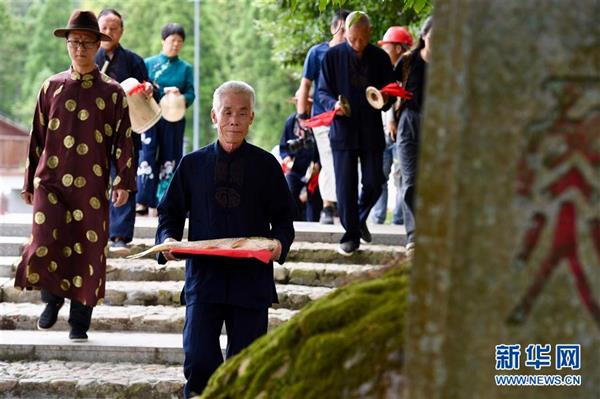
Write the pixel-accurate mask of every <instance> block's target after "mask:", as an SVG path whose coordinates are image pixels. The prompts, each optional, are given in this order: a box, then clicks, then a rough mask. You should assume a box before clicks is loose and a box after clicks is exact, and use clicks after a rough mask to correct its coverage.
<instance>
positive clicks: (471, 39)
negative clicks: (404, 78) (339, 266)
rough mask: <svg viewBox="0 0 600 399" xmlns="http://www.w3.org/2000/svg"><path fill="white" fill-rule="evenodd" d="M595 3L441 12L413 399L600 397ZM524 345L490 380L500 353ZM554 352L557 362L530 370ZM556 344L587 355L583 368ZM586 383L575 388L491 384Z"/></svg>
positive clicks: (421, 220)
mask: <svg viewBox="0 0 600 399" xmlns="http://www.w3.org/2000/svg"><path fill="white" fill-rule="evenodd" d="M599 17H600V1H597V0H583V1H578V2H576V3H573V2H570V1H558V0H556V1H544V0H535V1H534V0H530V1H518V0H508V1H493V2H483V1H465V0H462V1H460V0H449V1H445V2H439V3H436V10H435V16H434V18H435V19H434V28H433V44H434V45H433V49H432V50H433V54H432V63H431V68H430V70H429V76H428V88H427V102H426V109H425V118H424V125H423V134H422V136H421V143H422V146H421V148H422V152H421V158H420V164H419V182H418V195H419V203H418V209H417V220H418V231H417V233H418V235H417V248H416V252H415V264H414V269H413V274H412V281H411V294H410V297H409V319H408V329H409V330H408V341H407V347H406V348H407V353H406V359H407V363H406V367H405V371H406V375H407V381H408V383H407V386H408V391H407V394H408V395H407V397H410V398H411V399H419V398H427V399H437V398H485V399H494V398H514V397H519V398H540V397H543V398H567V397H568V398H598V397H600V307H599V304H600V24H598V18H599ZM515 344H519V345H520V351H521V357H520V362H519V365H520V368H519V370H511V371H503V370H496V366H497V364H496V357H495V355H496V348H495V347H496V345H515ZM530 344H544V345H546V344H549V345H550V347H551V349H552V350H551V353H550V356H551V362H552V363H551V366H549V367H541V369H540V370H536V369H535V368H533V367H528V366H526V365H525V362H526V360H527V359H528V353H527V352H526V348H527V346H528V345H530ZM557 344H580V345H581V368H580V369H579V370H571V369H566V370H565V369H561V370H557V369H556V361H557V359H556V354H555V347H556V345H557ZM497 374H503V375H518V374H521V375H560V376H562V377H564V376H566V375H578V376H580V377H581V386H562V387H532V386H513V387H502V386H497V385H496V381H495V379H494V376H495V375H497Z"/></svg>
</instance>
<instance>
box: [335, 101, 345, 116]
mask: <svg viewBox="0 0 600 399" xmlns="http://www.w3.org/2000/svg"><path fill="white" fill-rule="evenodd" d="M333 109H335V114H336V115H339V116H345V115H346V113H345V112H344V109H343V108H342V105H341V103H340V102H339V101H336V102H335V105H334V106H333Z"/></svg>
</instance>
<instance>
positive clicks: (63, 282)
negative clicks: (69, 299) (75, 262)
mask: <svg viewBox="0 0 600 399" xmlns="http://www.w3.org/2000/svg"><path fill="white" fill-rule="evenodd" d="M69 288H71V283H70V282H69V280H67V279H66V278H63V279H62V280H60V289H61V290H63V291H69Z"/></svg>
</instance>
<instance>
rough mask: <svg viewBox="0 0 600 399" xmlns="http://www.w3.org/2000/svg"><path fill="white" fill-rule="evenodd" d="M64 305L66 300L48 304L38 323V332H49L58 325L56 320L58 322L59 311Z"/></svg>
mask: <svg viewBox="0 0 600 399" xmlns="http://www.w3.org/2000/svg"><path fill="white" fill-rule="evenodd" d="M64 303H65V300H64V299H63V300H62V301H60V302H48V303H47V304H46V307H45V308H44V311H43V312H42V314H41V315H40V318H39V319H38V322H37V328H38V330H47V329H49V328H52V326H53V325H54V324H56V320H58V311H59V310H60V308H62V305H64Z"/></svg>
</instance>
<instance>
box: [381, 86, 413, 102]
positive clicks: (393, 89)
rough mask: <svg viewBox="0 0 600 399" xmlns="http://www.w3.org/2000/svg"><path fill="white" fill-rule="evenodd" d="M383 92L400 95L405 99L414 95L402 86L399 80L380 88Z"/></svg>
mask: <svg viewBox="0 0 600 399" xmlns="http://www.w3.org/2000/svg"><path fill="white" fill-rule="evenodd" d="M379 91H380V92H381V93H387V94H389V95H390V96H395V97H400V98H403V99H405V100H410V99H411V98H412V96H413V94H412V92H411V91H408V90H406V89H405V88H404V87H402V86H400V85H399V84H398V83H397V82H394V83H390V84H388V85H386V86H384V87H383V89H381V90H379Z"/></svg>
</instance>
